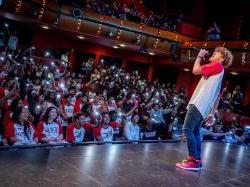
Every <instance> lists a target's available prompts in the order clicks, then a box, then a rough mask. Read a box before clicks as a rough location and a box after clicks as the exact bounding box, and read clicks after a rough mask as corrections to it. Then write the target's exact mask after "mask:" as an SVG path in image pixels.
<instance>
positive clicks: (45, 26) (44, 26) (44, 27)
mask: <svg viewBox="0 0 250 187" xmlns="http://www.w3.org/2000/svg"><path fill="white" fill-rule="evenodd" d="M42 28H43V29H45V30H49V29H50V28H49V27H48V26H47V25H42Z"/></svg>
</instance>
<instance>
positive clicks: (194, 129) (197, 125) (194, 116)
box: [182, 104, 203, 160]
mask: <svg viewBox="0 0 250 187" xmlns="http://www.w3.org/2000/svg"><path fill="white" fill-rule="evenodd" d="M202 121H203V117H202V115H201V113H200V112H199V110H198V109H197V108H196V106H195V105H193V104H191V105H190V106H189V108H188V111H187V114H186V117H185V120H184V124H183V128H182V130H183V132H184V134H185V136H186V138H187V147H188V152H189V156H192V157H193V158H195V159H196V160H201V134H200V129H201V123H202Z"/></svg>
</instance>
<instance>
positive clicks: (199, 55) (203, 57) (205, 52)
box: [197, 49, 209, 60]
mask: <svg viewBox="0 0 250 187" xmlns="http://www.w3.org/2000/svg"><path fill="white" fill-rule="evenodd" d="M208 54H209V52H208V51H207V50H206V49H201V50H200V52H199V54H198V56H197V58H200V59H203V60H205V56H206V55H208Z"/></svg>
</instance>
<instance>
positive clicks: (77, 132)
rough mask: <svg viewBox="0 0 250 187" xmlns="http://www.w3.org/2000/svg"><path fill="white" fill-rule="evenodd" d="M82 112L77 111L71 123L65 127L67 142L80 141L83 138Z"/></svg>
mask: <svg viewBox="0 0 250 187" xmlns="http://www.w3.org/2000/svg"><path fill="white" fill-rule="evenodd" d="M84 121H85V118H84V114H83V113H77V114H75V115H74V117H73V123H72V124H70V125H69V126H68V127H67V136H66V137H67V138H66V140H67V141H68V142H69V143H80V142H83V140H84V134H85V129H84V128H83V125H84Z"/></svg>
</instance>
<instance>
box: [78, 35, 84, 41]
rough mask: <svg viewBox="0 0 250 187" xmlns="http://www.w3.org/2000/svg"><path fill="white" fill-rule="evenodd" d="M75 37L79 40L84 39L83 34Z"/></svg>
mask: <svg viewBox="0 0 250 187" xmlns="http://www.w3.org/2000/svg"><path fill="white" fill-rule="evenodd" d="M77 38H79V39H80V40H84V39H85V38H84V36H77Z"/></svg>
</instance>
